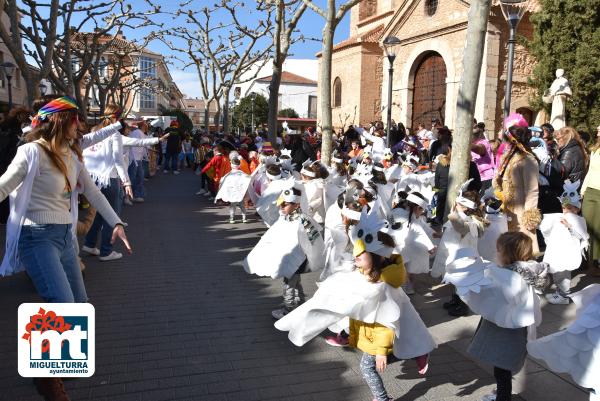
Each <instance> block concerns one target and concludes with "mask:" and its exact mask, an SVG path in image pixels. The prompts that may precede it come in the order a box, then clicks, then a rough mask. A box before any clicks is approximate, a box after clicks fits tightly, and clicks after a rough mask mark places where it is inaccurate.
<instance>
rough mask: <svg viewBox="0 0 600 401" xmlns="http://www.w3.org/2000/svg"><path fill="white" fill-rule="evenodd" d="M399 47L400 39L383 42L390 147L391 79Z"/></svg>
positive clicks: (389, 143) (387, 39) (388, 142)
mask: <svg viewBox="0 0 600 401" xmlns="http://www.w3.org/2000/svg"><path fill="white" fill-rule="evenodd" d="M399 47H400V39H398V38H397V37H395V36H388V37H387V38H385V40H384V41H383V48H384V50H385V55H386V56H387V59H388V62H389V65H390V68H389V70H388V72H389V77H388V103H387V146H392V144H391V142H390V134H391V131H392V79H393V78H394V60H396V54H397V52H398V48H399Z"/></svg>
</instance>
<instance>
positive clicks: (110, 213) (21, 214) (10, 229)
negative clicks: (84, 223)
mask: <svg viewBox="0 0 600 401" xmlns="http://www.w3.org/2000/svg"><path fill="white" fill-rule="evenodd" d="M17 153H18V155H17V157H22V156H21V154H22V155H23V156H24V157H25V158H26V159H27V174H26V175H25V178H24V179H23V181H22V182H21V183H18V185H15V187H16V188H15V189H14V190H13V191H12V192H11V193H10V195H9V197H10V216H9V218H8V221H7V224H6V252H5V254H4V259H3V260H2V265H0V276H6V275H10V274H13V273H18V272H20V271H22V270H24V267H23V266H22V265H21V263H20V260H19V254H18V247H19V238H20V236H21V227H22V226H23V223H24V221H25V215H26V213H27V208H28V205H29V202H30V198H31V191H32V188H33V183H34V180H35V177H36V175H38V174H39V164H40V147H39V145H37V144H36V143H33V142H32V143H28V144H25V145H23V146H20V147H19V149H18V150H17ZM72 157H73V163H74V165H75V168H76V177H77V185H76V187H75V188H74V190H73V191H72V193H71V210H70V212H71V221H72V222H73V223H72V226H71V230H72V234H73V237H74V238H75V237H76V230H77V215H78V209H77V202H78V196H79V193H83V194H85V195H86V198H87V199H88V200H89V201H90V203H91V204H92V206H94V207H95V208H96V209H97V210H98V212H99V213H100V215H101V216H102V217H103V218H104V219H105V220H106V221H107V222H108V223H109V224H110V225H111V226H114V225H116V224H117V223H120V222H121V220H120V219H119V216H117V214H116V213H115V212H114V210H113V209H112V208H111V206H110V204H109V203H108V201H107V200H106V198H105V197H104V196H103V195H102V194H101V193H100V190H99V189H98V188H97V187H96V186H95V185H94V183H93V182H92V180H91V179H90V176H89V173H88V171H87V170H86V168H85V166H84V165H83V164H82V163H81V162H80V161H79V159H78V158H77V157H76V156H75V154H73V155H72ZM15 158H16V157H15Z"/></svg>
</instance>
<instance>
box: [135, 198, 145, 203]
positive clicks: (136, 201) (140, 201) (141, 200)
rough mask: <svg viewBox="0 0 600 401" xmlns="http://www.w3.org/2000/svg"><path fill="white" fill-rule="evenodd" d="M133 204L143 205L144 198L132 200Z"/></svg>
mask: <svg viewBox="0 0 600 401" xmlns="http://www.w3.org/2000/svg"><path fill="white" fill-rule="evenodd" d="M133 201H134V202H135V203H144V198H133Z"/></svg>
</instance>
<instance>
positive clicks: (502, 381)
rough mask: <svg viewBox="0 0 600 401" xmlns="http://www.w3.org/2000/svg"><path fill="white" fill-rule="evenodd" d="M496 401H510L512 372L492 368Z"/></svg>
mask: <svg viewBox="0 0 600 401" xmlns="http://www.w3.org/2000/svg"><path fill="white" fill-rule="evenodd" d="M494 378H495V379H496V388H497V390H496V401H510V400H511V395H512V372H511V371H510V370H505V369H500V368H498V367H496V366H494Z"/></svg>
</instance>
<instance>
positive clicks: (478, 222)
mask: <svg viewBox="0 0 600 401" xmlns="http://www.w3.org/2000/svg"><path fill="white" fill-rule="evenodd" d="M471 181H472V180H468V181H467V182H465V183H464V184H463V185H462V186H461V187H460V191H459V193H458V196H457V198H456V201H455V203H454V207H453V208H452V212H451V213H450V215H448V221H447V222H446V224H444V233H443V234H442V239H441V240H440V245H439V246H438V249H437V253H436V255H435V260H434V261H433V267H432V269H431V275H432V276H433V277H441V276H443V275H444V273H445V272H446V265H447V264H448V263H449V262H450V259H449V257H450V255H452V254H453V253H454V252H456V250H457V249H460V248H470V249H473V250H475V252H477V243H478V242H479V238H481V237H482V236H483V232H484V229H485V227H486V226H487V225H488V224H489V223H488V222H487V220H485V219H484V218H483V212H482V211H481V209H480V205H479V194H478V193H477V191H468V190H467V189H468V187H469V184H470V183H471ZM443 306H444V308H445V309H447V310H448V314H449V315H450V316H466V315H468V314H469V308H468V307H467V306H466V305H465V304H464V303H463V302H462V301H461V300H460V298H459V297H458V296H457V295H456V294H454V295H453V296H452V299H451V300H450V301H449V302H446V303H444V305H443Z"/></svg>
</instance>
